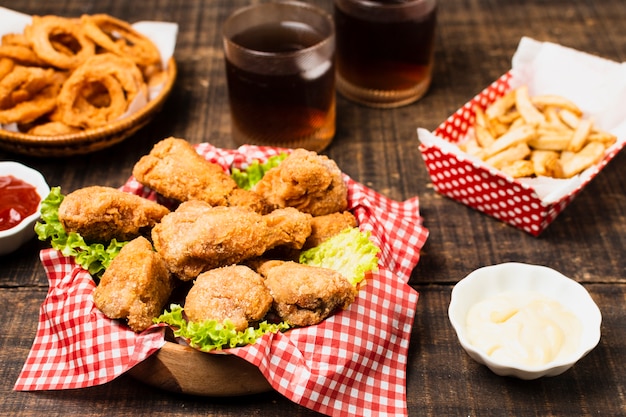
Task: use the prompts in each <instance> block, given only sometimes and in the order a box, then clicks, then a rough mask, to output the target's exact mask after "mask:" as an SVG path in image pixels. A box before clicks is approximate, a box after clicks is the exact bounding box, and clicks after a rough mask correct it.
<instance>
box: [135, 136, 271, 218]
mask: <svg viewBox="0 0 626 417" xmlns="http://www.w3.org/2000/svg"><path fill="white" fill-rule="evenodd" d="M133 176H134V177H135V178H136V179H137V181H139V182H140V183H141V184H143V185H145V186H147V187H150V188H152V189H153V190H155V191H156V192H158V193H159V194H161V195H163V196H165V197H168V198H171V199H174V200H177V201H180V202H182V201H188V200H202V201H205V202H207V203H209V204H210V205H212V206H244V207H249V208H251V209H253V210H254V211H256V212H258V213H268V212H269V211H271V209H273V208H274V207H272V206H270V205H268V204H267V202H266V201H265V200H264V199H263V198H261V197H260V196H259V195H258V194H256V193H254V192H252V191H248V190H244V189H241V188H239V187H238V186H237V183H236V182H235V180H233V179H232V178H231V177H230V176H229V175H228V174H227V173H226V172H224V170H223V169H222V167H221V166H220V165H218V164H214V163H212V162H209V161H207V160H206V159H204V158H203V157H202V155H200V154H199V153H198V152H196V149H195V148H194V147H193V145H191V144H190V143H189V142H187V141H186V140H184V139H178V138H173V137H170V138H167V139H163V140H162V141H160V142H158V143H157V144H155V145H154V147H153V148H152V150H151V151H150V153H149V154H148V155H145V156H143V157H142V158H141V159H140V160H139V161H138V162H137V163H136V164H135V166H134V167H133Z"/></svg>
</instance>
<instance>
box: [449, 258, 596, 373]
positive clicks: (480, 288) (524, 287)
mask: <svg viewBox="0 0 626 417" xmlns="http://www.w3.org/2000/svg"><path fill="white" fill-rule="evenodd" d="M511 291H512V292H519V293H523V292H529V291H530V292H537V293H539V294H541V295H543V296H544V297H546V298H550V299H553V300H555V301H558V302H559V303H561V305H562V306H563V307H564V308H565V309H566V310H569V312H571V313H573V314H574V315H576V316H577V317H578V319H579V320H580V323H581V325H582V332H581V340H580V344H579V345H578V348H577V351H576V353H575V354H574V355H571V356H570V357H569V358H567V359H561V360H559V359H555V360H553V361H552V362H549V363H547V364H545V365H534V366H526V365H524V364H515V365H512V364H511V363H504V361H500V360H497V359H494V358H492V357H490V356H489V355H487V354H486V352H484V351H483V350H481V349H478V348H477V347H475V346H474V345H472V344H471V343H470V342H469V340H468V337H467V326H466V318H467V315H468V312H469V310H470V309H471V307H472V306H474V305H475V304H476V303H478V302H480V301H482V300H485V299H487V298H490V297H493V296H496V295H497V294H501V293H505V292H511ZM448 316H449V318H450V322H451V323H452V327H453V328H454V330H455V331H456V334H457V336H458V338H459V342H460V343H461V346H462V347H463V348H464V349H465V351H466V352H467V353H468V354H469V356H470V357H471V358H472V359H474V360H475V361H476V362H478V363H481V364H483V365H486V366H487V367H488V368H489V369H491V370H492V371H493V372H494V373H496V374H498V375H502V376H514V377H518V378H521V379H527V380H528V379H536V378H540V377H543V376H556V375H559V374H561V373H563V372H565V371H566V370H568V369H569V368H571V367H572V366H573V365H574V364H575V363H576V362H577V361H578V360H579V359H581V358H582V357H584V356H585V355H586V354H587V353H589V352H590V351H591V350H592V349H593V348H594V347H595V346H596V345H597V344H598V342H599V341H600V324H601V322H602V315H601V313H600V309H599V308H598V306H597V305H596V304H595V302H594V301H593V299H592V298H591V296H590V295H589V293H588V292H587V290H585V288H584V287H583V286H582V285H580V284H579V283H577V282H576V281H574V280H572V279H570V278H568V277H566V276H564V275H563V274H561V273H559V272H557V271H555V270H553V269H551V268H548V267H545V266H538V265H529V264H523V263H514V262H512V263H503V264H498V265H493V266H486V267H483V268H479V269H477V270H475V271H473V272H472V273H470V274H469V275H468V276H467V277H465V278H463V279H462V280H460V281H459V282H458V283H457V284H456V285H455V286H454V288H453V289H452V296H451V300H450V306H449V308H448Z"/></svg>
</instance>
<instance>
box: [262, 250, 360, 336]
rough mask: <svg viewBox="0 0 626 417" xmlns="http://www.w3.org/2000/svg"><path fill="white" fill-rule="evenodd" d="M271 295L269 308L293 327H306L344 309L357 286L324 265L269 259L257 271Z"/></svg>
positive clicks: (353, 296) (353, 295) (354, 293)
mask: <svg viewBox="0 0 626 417" xmlns="http://www.w3.org/2000/svg"><path fill="white" fill-rule="evenodd" d="M257 272H258V273H260V274H261V275H262V276H264V277H265V285H266V286H267V288H269V290H270V293H271V294H272V297H273V298H274V302H273V307H272V308H273V310H274V311H275V312H276V314H277V315H278V316H279V317H280V318H281V319H282V320H284V321H286V322H287V323H289V324H291V325H293V326H310V325H313V324H317V323H319V322H321V321H322V320H324V319H326V318H327V317H328V316H330V315H331V314H332V313H333V312H335V311H336V310H337V309H345V308H348V306H349V305H350V304H352V302H353V301H354V298H355V297H356V294H357V289H356V288H355V287H354V286H353V285H352V284H351V283H350V282H349V281H348V280H347V279H346V278H345V277H344V276H343V275H341V274H340V273H338V272H336V271H333V270H331V269H327V268H319V267H316V266H310V265H304V264H299V263H296V262H291V261H288V262H281V261H276V260H271V261H268V262H266V263H263V264H261V265H260V266H259V267H258V270H257Z"/></svg>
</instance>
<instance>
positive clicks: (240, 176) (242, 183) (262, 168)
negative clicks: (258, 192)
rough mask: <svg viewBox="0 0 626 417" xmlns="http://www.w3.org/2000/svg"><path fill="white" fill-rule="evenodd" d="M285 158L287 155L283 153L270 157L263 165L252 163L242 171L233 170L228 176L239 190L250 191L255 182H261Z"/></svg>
mask: <svg viewBox="0 0 626 417" xmlns="http://www.w3.org/2000/svg"><path fill="white" fill-rule="evenodd" d="M286 157H287V154H286V153H284V152H283V153H281V154H279V155H274V156H270V157H269V158H268V159H267V161H266V162H264V163H260V162H259V161H254V162H252V163H251V164H250V165H249V166H248V167H247V168H245V169H243V170H240V169H238V168H233V169H231V174H230V176H231V178H232V179H234V180H235V182H236V183H237V185H238V186H239V188H243V189H244V190H250V189H252V187H254V185H255V184H256V183H257V182H259V181H261V178H263V176H264V175H265V173H266V172H267V171H269V170H270V169H272V168H274V167H275V166H277V165H278V164H280V163H281V162H282V161H283V160H284V159H285V158H286Z"/></svg>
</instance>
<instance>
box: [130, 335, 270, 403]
mask: <svg viewBox="0 0 626 417" xmlns="http://www.w3.org/2000/svg"><path fill="white" fill-rule="evenodd" d="M128 374H129V375H130V376H132V377H133V378H135V379H137V380H139V381H141V382H143V383H146V384H148V385H151V386H153V387H157V388H160V389H164V390H166V391H172V392H180V393H185V394H192V395H202V396H209V397H229V396H240V395H250V394H259V393H262V392H267V391H271V390H272V387H271V385H270V384H269V382H267V380H266V379H265V377H264V376H263V374H262V373H261V371H259V369H258V368H257V367H256V366H254V365H252V364H251V363H249V362H246V361H245V360H243V359H241V358H239V357H238V356H234V355H229V354H223V355H219V354H218V355H215V354H211V353H204V352H200V351H197V350H195V349H192V348H190V347H188V346H183V345H179V344H176V343H172V342H166V343H165V345H164V346H163V347H162V348H161V350H159V351H158V352H157V353H155V354H154V355H152V356H150V357H149V358H148V359H146V360H145V361H143V362H141V363H140V364H138V365H136V366H135V367H134V368H132V369H131V370H130V371H128Z"/></svg>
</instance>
